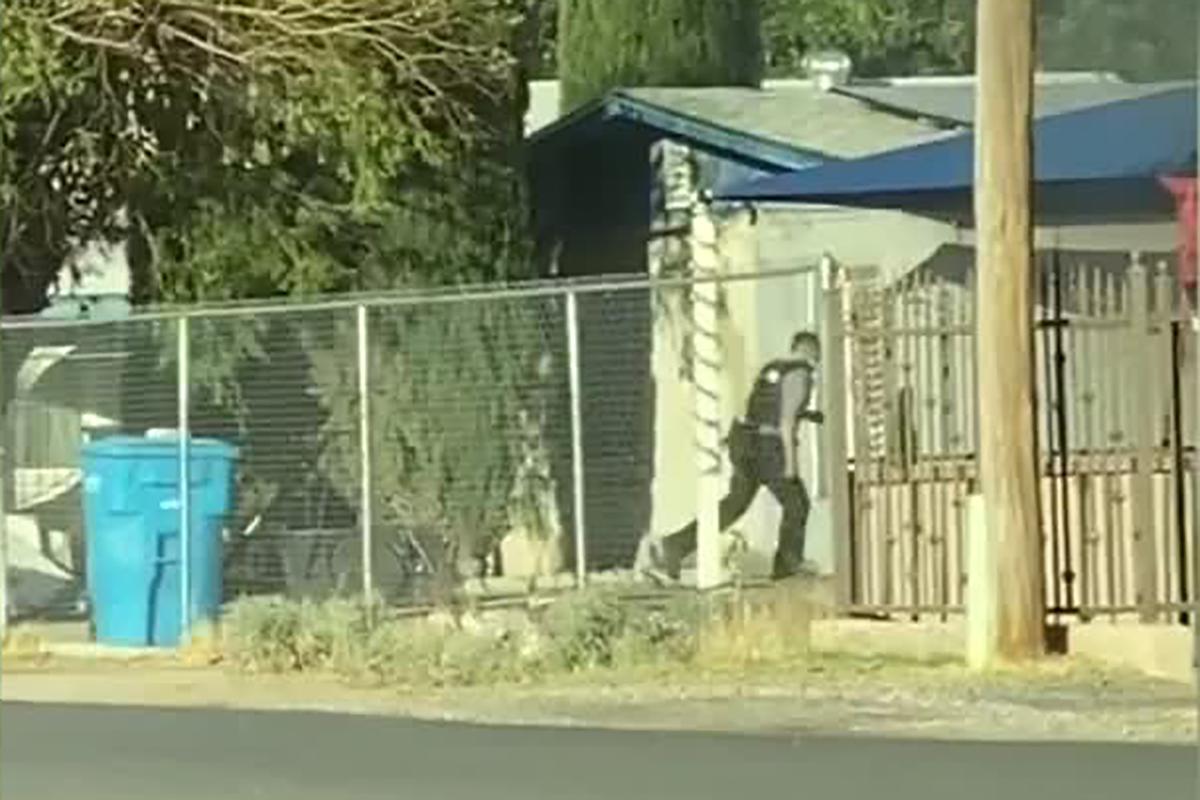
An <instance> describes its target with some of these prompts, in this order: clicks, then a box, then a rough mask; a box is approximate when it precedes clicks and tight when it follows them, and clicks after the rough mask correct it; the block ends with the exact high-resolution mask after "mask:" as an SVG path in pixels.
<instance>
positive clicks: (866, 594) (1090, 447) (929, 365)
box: [842, 253, 1196, 620]
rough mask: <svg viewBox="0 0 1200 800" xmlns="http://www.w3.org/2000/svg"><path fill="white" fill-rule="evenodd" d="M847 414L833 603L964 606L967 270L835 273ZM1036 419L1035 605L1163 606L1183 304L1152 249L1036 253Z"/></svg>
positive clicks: (1177, 499) (1174, 494) (1183, 349)
mask: <svg viewBox="0 0 1200 800" xmlns="http://www.w3.org/2000/svg"><path fill="white" fill-rule="evenodd" d="M843 292H844V294H845V297H844V298H843V306H842V307H843V308H844V310H845V319H846V326H845V345H846V350H847V353H848V363H849V365H850V367H849V371H850V382H849V383H850V387H849V388H850V392H851V394H852V397H853V400H852V405H853V413H852V414H851V415H850V425H851V427H852V431H851V435H850V446H849V458H848V461H849V463H850V471H851V480H850V484H851V487H852V488H851V492H850V494H851V505H852V508H853V514H852V521H853V526H852V527H853V531H852V563H853V570H852V573H853V574H852V580H851V586H850V587H849V592H850V596H851V606H852V607H854V608H857V609H859V610H862V611H867V612H883V613H892V614H912V615H914V616H919V615H936V616H945V615H948V614H953V613H956V612H960V611H961V610H962V608H963V605H964V598H965V594H964V587H965V581H966V574H965V573H966V559H965V548H964V538H965V533H966V530H965V528H966V500H967V497H968V495H969V494H970V493H972V492H973V491H974V490H975V482H976V477H977V465H976V461H975V453H976V444H977V442H978V435H979V427H980V425H981V424H987V423H986V420H980V419H979V414H978V407H977V405H976V393H975V381H976V376H977V375H978V373H979V370H982V369H987V368H988V364H987V355H986V354H977V353H976V348H975V324H974V315H975V306H976V302H977V298H976V296H975V290H974V286H973V285H972V279H971V274H970V271H969V270H966V271H961V272H958V273H954V272H953V271H949V272H947V271H945V270H942V271H939V270H938V269H937V268H936V267H929V268H923V269H921V270H918V271H917V272H914V273H912V274H910V275H907V276H905V277H904V278H902V279H901V280H899V281H897V282H895V283H893V284H891V285H886V284H885V283H884V282H883V281H882V280H881V279H880V277H879V276H878V275H876V274H873V273H872V272H871V271H869V270H856V271H852V272H849V273H848V274H847V275H846V276H845V282H844V284H843ZM1036 299H1037V303H1036V310H1035V314H1034V319H1033V320H1032V321H1031V324H1032V325H1034V327H1035V331H1036V338H1035V344H1036V363H1035V365H1034V368H1035V370H1036V375H1037V397H1036V403H1037V419H1038V431H1037V434H1038V438H1039V442H1038V449H1037V452H1038V454H1039V468H1040V475H1041V487H1042V493H1041V501H1042V508H1041V512H1042V513H1041V518H1042V533H1043V539H1044V542H1045V548H1046V550H1045V565H1046V566H1045V586H1046V604H1047V608H1048V609H1049V610H1050V612H1051V614H1052V615H1056V616H1061V615H1068V614H1069V615H1078V616H1080V617H1082V618H1084V619H1086V618H1089V617H1093V616H1096V615H1102V614H1103V615H1122V614H1135V613H1136V614H1138V615H1140V616H1141V617H1142V618H1143V619H1147V620H1154V619H1162V618H1165V617H1166V616H1167V615H1168V614H1169V613H1171V612H1175V611H1182V609H1183V608H1184V607H1185V606H1186V604H1187V603H1188V601H1189V598H1190V597H1191V596H1192V593H1193V591H1194V590H1193V589H1192V587H1193V586H1194V583H1193V581H1194V575H1192V574H1191V570H1190V569H1189V567H1188V566H1187V565H1189V564H1190V563H1191V558H1190V547H1189V545H1188V544H1187V543H1188V542H1190V541H1191V530H1192V526H1193V525H1194V519H1193V514H1192V512H1191V509H1192V507H1193V506H1192V497H1193V496H1194V493H1195V491H1196V486H1195V482H1194V476H1193V472H1192V461H1193V458H1194V453H1195V450H1194V445H1195V430H1194V426H1193V424H1192V420H1191V419H1190V418H1189V415H1187V414H1184V413H1182V409H1185V408H1189V407H1190V406H1189V405H1188V404H1189V403H1190V402H1191V400H1190V397H1191V395H1192V393H1193V390H1192V387H1193V385H1194V383H1195V379H1194V377H1190V376H1194V370H1195V364H1196V357H1195V352H1194V350H1195V348H1194V344H1193V343H1192V341H1191V337H1189V336H1188V335H1187V331H1188V330H1190V326H1191V313H1192V312H1191V308H1190V305H1189V303H1188V301H1187V298H1186V297H1185V296H1184V295H1183V293H1182V292H1181V291H1180V290H1179V288H1178V284H1177V282H1176V279H1175V274H1174V270H1173V268H1172V266H1171V265H1170V264H1169V263H1165V262H1164V263H1156V264H1153V265H1147V264H1145V263H1143V262H1142V261H1141V260H1140V259H1139V258H1138V257H1137V256H1134V257H1132V258H1124V259H1121V260H1120V261H1113V260H1112V259H1108V260H1102V261H1101V262H1100V263H1097V261H1096V260H1092V261H1088V260H1084V259H1081V258H1075V257H1073V258H1068V257H1066V256H1062V255H1059V254H1053V253H1051V254H1046V255H1044V257H1042V258H1041V259H1040V262H1039V281H1038V292H1037V298H1036Z"/></svg>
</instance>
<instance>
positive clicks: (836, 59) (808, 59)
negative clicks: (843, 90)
mask: <svg viewBox="0 0 1200 800" xmlns="http://www.w3.org/2000/svg"><path fill="white" fill-rule="evenodd" d="M803 65H804V72H805V74H807V75H808V76H809V77H810V78H812V80H813V82H814V83H815V84H816V86H817V89H819V90H820V91H822V92H828V91H829V90H830V89H833V88H834V87H837V86H845V85H846V84H847V83H849V82H850V76H851V74H852V73H853V71H854V62H853V61H851V60H850V56H848V55H846V54H845V53H843V52H842V51H841V50H817V51H815V52H812V53H809V54H808V55H806V56H805V57H804V62H803Z"/></svg>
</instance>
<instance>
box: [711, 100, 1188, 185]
mask: <svg viewBox="0 0 1200 800" xmlns="http://www.w3.org/2000/svg"><path fill="white" fill-rule="evenodd" d="M1034 141H1035V150H1034V162H1035V163H1034V174H1035V180H1036V181H1037V182H1038V184H1039V189H1040V188H1041V187H1043V186H1046V185H1048V186H1050V187H1054V186H1055V185H1061V186H1063V187H1067V186H1072V187H1075V188H1078V187H1079V185H1080V184H1090V185H1093V186H1094V185H1095V184H1096V183H1097V182H1111V183H1112V186H1113V187H1114V188H1123V189H1129V188H1131V186H1132V185H1133V184H1138V183H1145V182H1146V181H1153V180H1155V179H1157V177H1158V176H1161V175H1164V174H1178V173H1180V172H1186V171H1191V170H1194V169H1195V163H1196V89H1195V87H1194V86H1188V87H1185V88H1177V89H1172V90H1167V91H1164V92H1161V93H1158V94H1154V95H1151V96H1148V97H1140V98H1136V99H1131V100H1121V101H1117V102H1114V103H1109V104H1106V105H1102V106H1097V107H1092V108H1087V109H1083V110H1080V111H1070V112H1064V113H1061V114H1055V115H1051V116H1047V117H1043V118H1042V119H1040V120H1038V121H1037V122H1036V123H1035V125H1034ZM974 174H975V138H974V134H973V133H972V132H964V133H958V134H953V135H950V136H948V137H946V138H944V139H939V140H936V141H933V142H927V143H924V144H918V145H915V146H912V147H907V148H901V149H898V150H891V151H888V152H885V153H880V154H878V155H874V156H868V157H866V158H860V159H855V160H851V161H842V162H832V163H829V164H826V165H822V166H818V167H813V168H811V169H804V170H799V171H795V172H789V173H785V174H782V175H777V176H773V177H769V178H764V179H761V180H756V181H749V182H746V183H743V184H740V185H737V186H732V187H729V188H728V189H727V190H726V191H724V192H722V193H721V194H720V199H725V200H745V201H763V202H798V203H830V204H833V205H851V206H857V205H865V206H875V207H880V206H883V207H888V206H890V207H904V206H906V205H908V204H909V203H913V202H915V203H918V204H919V203H921V202H928V201H929V200H930V199H931V198H932V197H934V196H940V197H941V198H942V202H947V201H949V200H950V197H949V196H955V197H954V200H957V201H958V203H962V202H969V198H968V197H966V196H965V195H969V192H970V190H971V188H972V186H973V185H974Z"/></svg>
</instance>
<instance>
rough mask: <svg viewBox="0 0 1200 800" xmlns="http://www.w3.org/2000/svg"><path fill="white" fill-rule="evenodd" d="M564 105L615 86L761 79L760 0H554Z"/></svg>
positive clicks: (747, 83)
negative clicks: (557, 9)
mask: <svg viewBox="0 0 1200 800" xmlns="http://www.w3.org/2000/svg"><path fill="white" fill-rule="evenodd" d="M559 15H560V16H559V24H558V34H559V38H558V67H559V78H560V80H561V81H562V91H563V100H562V105H563V110H564V111H570V110H572V109H574V108H577V107H578V106H580V105H582V104H584V103H586V102H588V101H590V100H593V99H595V98H597V97H600V96H602V95H603V94H604V93H605V92H608V91H609V90H611V89H614V88H617V87H620V86H758V85H759V82H760V81H761V80H762V73H763V47H762V20H761V12H760V0H559Z"/></svg>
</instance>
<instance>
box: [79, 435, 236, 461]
mask: <svg viewBox="0 0 1200 800" xmlns="http://www.w3.org/2000/svg"><path fill="white" fill-rule="evenodd" d="M188 446H189V448H190V451H191V455H192V457H193V458H194V457H197V456H199V457H205V458H212V457H217V458H227V459H229V460H230V461H232V460H234V459H236V458H237V456H238V451H237V448H236V447H234V446H233V445H231V444H229V443H228V442H222V441H220V440H219V439H195V438H193V439H190V440H189V444H188ZM83 452H84V455H88V456H108V457H116V458H147V457H149V458H155V457H157V458H177V457H178V455H179V437H178V436H170V437H168V436H105V437H104V438H102V439H95V440H93V441H90V442H88V443H87V444H85V445H84V446H83Z"/></svg>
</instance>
